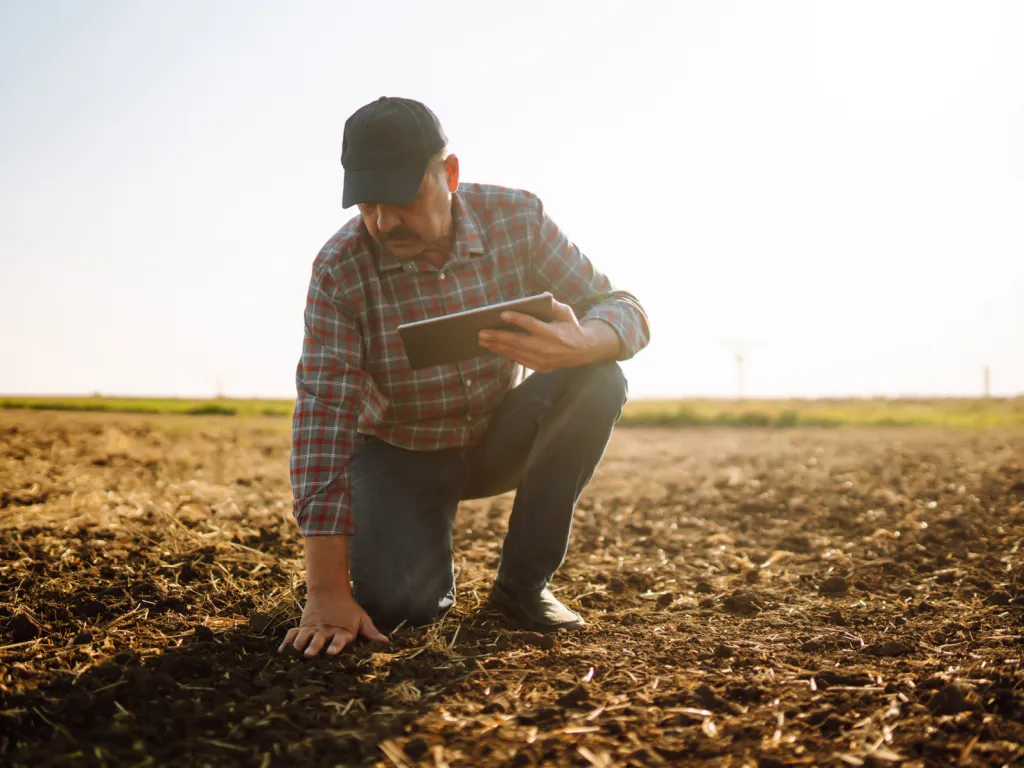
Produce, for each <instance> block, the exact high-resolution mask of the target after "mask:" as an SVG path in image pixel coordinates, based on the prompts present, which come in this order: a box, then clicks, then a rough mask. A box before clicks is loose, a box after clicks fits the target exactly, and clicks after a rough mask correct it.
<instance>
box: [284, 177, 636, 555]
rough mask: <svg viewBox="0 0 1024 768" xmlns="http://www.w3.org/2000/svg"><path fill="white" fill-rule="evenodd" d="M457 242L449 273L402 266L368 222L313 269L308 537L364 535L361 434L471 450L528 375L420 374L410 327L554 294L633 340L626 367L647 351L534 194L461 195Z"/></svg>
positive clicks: (327, 248) (298, 428) (299, 509)
mask: <svg viewBox="0 0 1024 768" xmlns="http://www.w3.org/2000/svg"><path fill="white" fill-rule="evenodd" d="M452 204H453V214H454V216H453V218H454V225H455V242H454V247H453V249H452V252H451V254H450V256H449V259H448V261H446V262H445V263H444V264H443V265H442V266H441V267H440V268H438V267H435V266H432V265H430V264H428V263H426V262H425V261H420V260H413V261H409V260H406V261H400V260H399V259H398V258H396V257H395V256H394V255H393V254H392V253H391V252H390V251H388V250H387V249H385V248H381V247H380V246H379V245H378V244H377V243H376V242H375V241H374V240H373V238H371V237H370V235H369V233H368V232H367V231H366V228H365V227H364V225H363V223H362V219H361V218H360V217H356V218H354V219H352V220H351V221H349V222H348V223H347V224H346V225H345V226H343V227H342V228H341V229H340V230H339V231H338V232H337V233H336V234H335V235H334V236H333V237H332V238H331V239H330V240H329V241H328V242H327V243H326V244H325V245H324V246H323V248H322V249H321V251H320V253H319V254H318V256H317V258H316V260H315V261H314V263H313V269H312V276H311V279H310V282H309V291H308V295H307V298H306V308H305V313H304V314H305V331H304V339H303V348H302V355H301V359H300V360H299V363H298V366H297V369H296V375H295V377H296V388H297V396H296V403H295V413H294V417H293V423H292V454H291V482H292V493H293V497H294V506H293V513H294V516H295V519H296V521H297V523H298V525H299V528H300V530H301V532H302V533H303V535H306V536H314V535H322V534H354V533H356V530H355V525H354V523H353V519H352V514H351V496H350V493H349V482H350V478H349V470H348V466H349V458H350V456H351V454H352V451H353V449H354V446H355V442H356V438H357V434H359V433H362V434H366V435H372V436H375V437H377V438H379V439H381V440H383V441H386V442H388V443H391V444H393V445H396V446H399V447H402V448H407V449H410V450H418V451H430V450H437V449H442V448H453V447H460V446H465V445H469V444H472V443H473V442H475V441H476V440H477V439H479V438H480V437H481V435H482V434H483V433H484V431H485V430H486V429H487V425H488V422H489V418H490V415H491V414H492V413H493V411H494V410H495V409H496V408H497V406H498V405H499V404H500V403H501V401H502V398H503V397H504V396H505V394H506V393H507V392H508V391H509V389H511V388H512V387H514V386H516V385H517V384H518V383H519V382H520V381H521V380H522V373H523V371H522V368H521V366H519V364H518V363H515V362H513V361H511V360H508V359H507V358H503V357H500V356H497V355H491V354H487V355H485V356H481V357H477V358H475V359H472V360H468V361H466V362H463V363H458V364H450V365H442V366H434V367H430V368H425V369H420V370H413V369H411V368H410V367H409V365H408V363H407V361H406V359H405V353H404V351H403V347H402V342H401V340H400V338H399V336H398V332H397V328H398V325H399V324H400V323H404V322H410V321H414V320H423V319H425V318H428V317H432V316H436V315H441V314H447V313H450V312H458V311H462V310H467V309H474V308H476V307H481V306H485V305H487V304H492V303H495V302H500V301H510V300H512V299H517V298H522V297H524V296H530V295H533V294H536V293H541V292H543V291H550V292H551V293H552V294H553V295H554V297H555V298H556V299H557V300H559V301H561V302H563V303H565V304H568V305H569V306H571V307H573V309H574V311H575V312H576V315H577V317H579V318H580V321H581V322H583V321H585V320H588V319H592V318H597V319H600V320H602V321H604V322H606V323H608V325H610V326H611V327H612V328H613V329H614V330H615V331H616V333H617V334H618V336H619V339H620V340H621V341H622V351H621V353H620V354H619V359H620V360H627V359H629V358H631V357H632V356H634V355H635V354H636V353H637V352H639V351H640V350H641V349H643V348H644V347H645V346H646V345H647V343H648V340H649V333H650V332H649V328H648V322H647V317H646V314H645V312H644V310H643V308H642V307H641V305H640V303H639V302H638V301H637V299H636V298H635V297H634V296H633V295H631V294H630V293H627V292H625V291H621V290H616V289H615V288H614V287H613V286H612V284H611V282H610V281H609V279H608V278H607V277H606V276H605V275H603V274H602V273H601V272H599V271H598V270H597V269H596V267H595V266H594V265H593V264H592V263H591V262H590V260H589V259H588V258H587V257H586V256H585V255H584V254H583V253H582V252H581V251H580V250H579V248H577V247H576V246H575V245H574V244H573V243H572V242H570V240H569V239H568V238H567V237H566V236H565V235H564V234H563V233H562V231H561V230H560V229H559V228H558V226H556V224H555V223H554V222H553V221H552V220H551V218H550V217H549V216H548V215H547V214H546V213H545V211H544V207H543V204H542V203H541V201H540V200H539V199H538V198H537V197H536V196H535V195H533V194H531V193H529V192H525V191H521V190H514V189H507V188H503V187H496V186H486V185H479V184H462V185H460V187H459V190H458V192H457V193H456V194H455V195H454V196H453V201H452Z"/></svg>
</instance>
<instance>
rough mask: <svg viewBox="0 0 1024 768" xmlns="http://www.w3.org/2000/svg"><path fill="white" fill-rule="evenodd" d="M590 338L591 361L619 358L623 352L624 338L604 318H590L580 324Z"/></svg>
mask: <svg viewBox="0 0 1024 768" xmlns="http://www.w3.org/2000/svg"><path fill="white" fill-rule="evenodd" d="M580 327H582V328H583V330H584V331H585V332H586V334H587V337H588V338H589V339H590V349H589V353H590V357H591V362H595V363H596V362H601V361H603V360H617V359H618V357H619V354H620V353H621V352H622V340H621V339H620V338H619V334H618V333H616V332H615V329H614V328H612V327H611V326H610V325H608V323H606V322H605V321H604V320H598V319H596V318H595V319H590V320H585V321H583V322H582V323H581V324H580Z"/></svg>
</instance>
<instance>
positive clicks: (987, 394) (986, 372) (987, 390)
mask: <svg viewBox="0 0 1024 768" xmlns="http://www.w3.org/2000/svg"><path fill="white" fill-rule="evenodd" d="M990 373H991V372H990V371H989V367H988V366H987V365H986V366H985V368H984V380H985V399H986V400H987V399H988V398H989V397H991V396H992V387H991V383H992V378H991V376H990V375H989V374H990Z"/></svg>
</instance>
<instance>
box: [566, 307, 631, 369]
mask: <svg viewBox="0 0 1024 768" xmlns="http://www.w3.org/2000/svg"><path fill="white" fill-rule="evenodd" d="M587 320H601V321H602V322H605V323H607V324H608V325H610V326H611V327H612V330H613V331H615V333H616V335H617V336H618V337H619V341H620V342H621V343H622V348H621V349H620V350H619V354H618V356H617V357H616V358H615V359H616V360H617V361H618V362H622V361H624V360H629V359H630V358H631V357H633V356H634V355H635V354H636V353H637V352H639V351H640V350H641V349H642V347H643V341H642V339H641V338H640V335H641V334H640V332H639V330H638V329H637V320H636V318H635V317H634V315H633V312H632V311H631V310H630V309H629V308H628V307H624V306H622V305H621V304H600V305H598V306H596V307H591V308H590V309H589V310H588V311H587V313H586V314H585V315H583V318H582V320H581V322H584V321H587Z"/></svg>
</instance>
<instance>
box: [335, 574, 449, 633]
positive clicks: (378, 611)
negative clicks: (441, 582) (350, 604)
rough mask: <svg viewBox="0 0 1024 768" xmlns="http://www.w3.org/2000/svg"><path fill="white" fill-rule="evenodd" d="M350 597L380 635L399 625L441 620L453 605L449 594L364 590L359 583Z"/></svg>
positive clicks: (421, 623) (414, 625)
mask: <svg viewBox="0 0 1024 768" xmlns="http://www.w3.org/2000/svg"><path fill="white" fill-rule="evenodd" d="M353 596H354V597H355V600H356V602H357V603H359V605H360V606H361V607H362V608H363V610H365V611H366V612H367V613H368V614H369V615H370V618H371V619H373V624H374V626H376V627H377V629H379V630H380V631H381V632H388V631H390V630H393V629H394V628H395V627H397V626H398V625H399V624H402V623H403V622H404V624H405V626H407V627H420V626H424V625H426V624H432V623H434V622H435V621H437V620H439V619H441V618H443V617H444V616H445V614H447V613H448V611H449V610H451V607H452V605H454V603H455V600H454V597H453V596H452V595H451V594H450V593H448V594H445V595H434V594H430V593H428V592H409V591H400V592H391V591H385V590H372V589H367V587H366V585H362V584H356V585H354V593H353Z"/></svg>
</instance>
